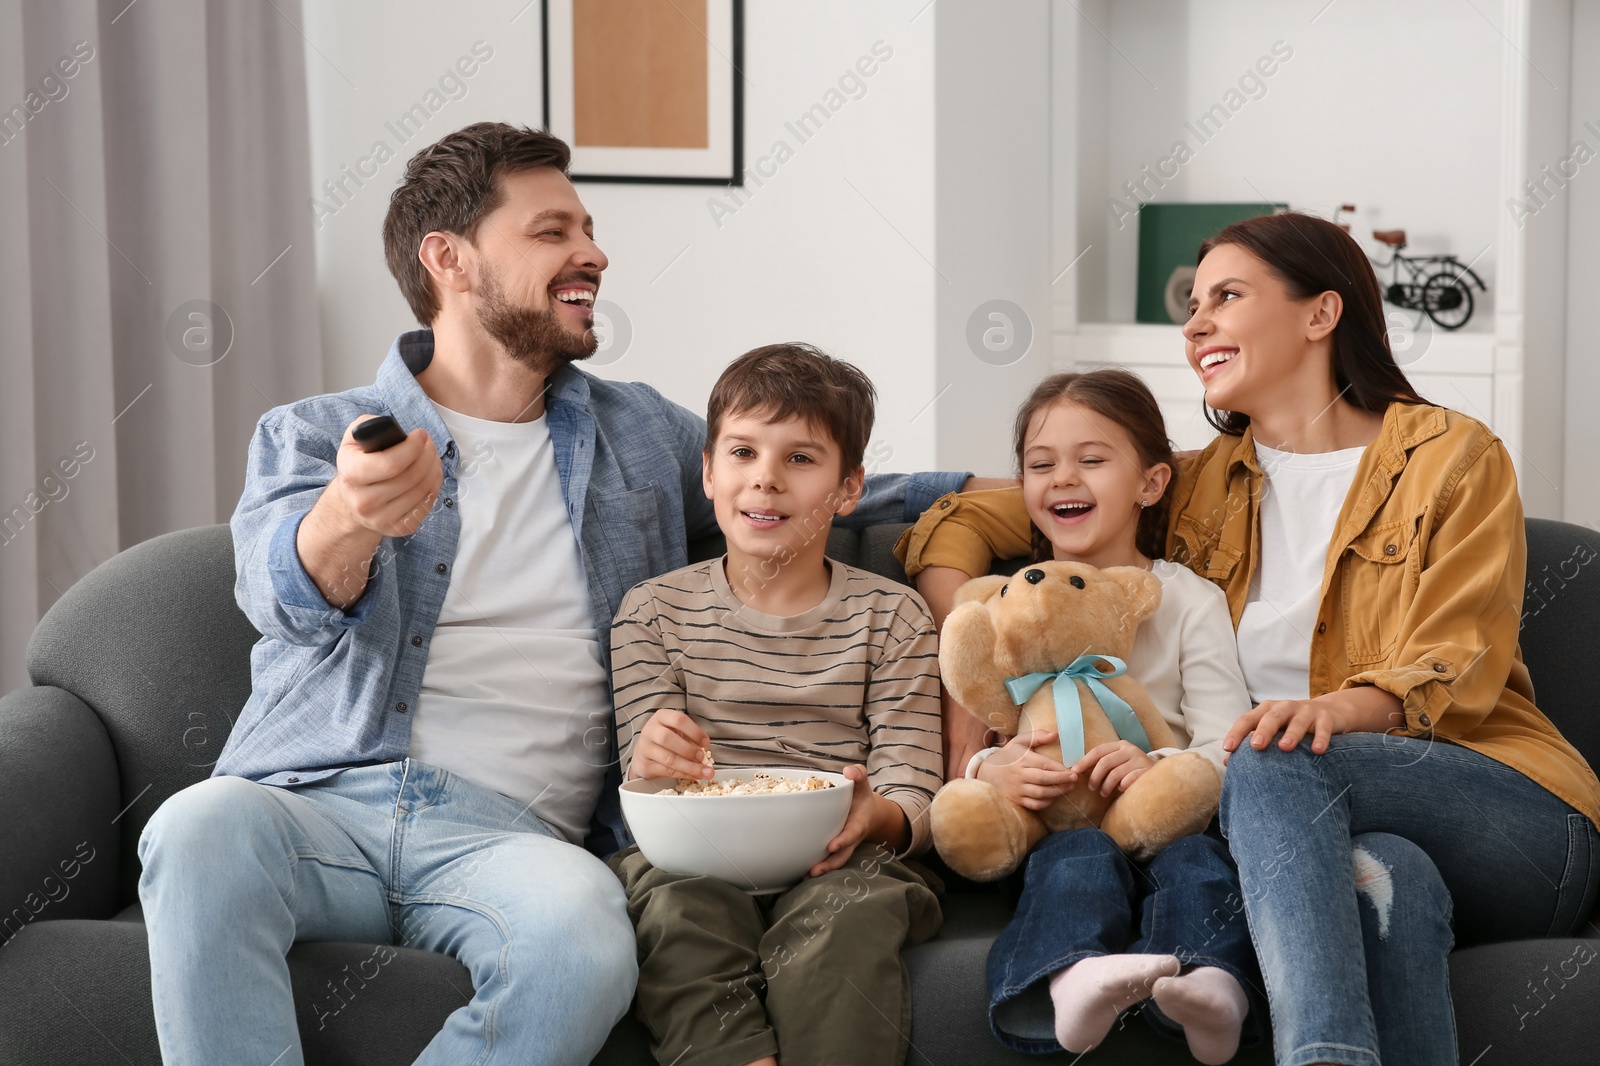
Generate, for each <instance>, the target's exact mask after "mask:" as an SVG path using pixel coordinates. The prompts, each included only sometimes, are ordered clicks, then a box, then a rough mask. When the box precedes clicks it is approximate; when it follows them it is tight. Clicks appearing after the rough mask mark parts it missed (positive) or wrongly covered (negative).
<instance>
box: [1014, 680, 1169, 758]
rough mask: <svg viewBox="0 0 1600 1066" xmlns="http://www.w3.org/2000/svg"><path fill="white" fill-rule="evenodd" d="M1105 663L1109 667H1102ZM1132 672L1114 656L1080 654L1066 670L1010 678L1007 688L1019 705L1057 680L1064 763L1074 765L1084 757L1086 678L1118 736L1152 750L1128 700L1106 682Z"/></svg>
mask: <svg viewBox="0 0 1600 1066" xmlns="http://www.w3.org/2000/svg"><path fill="white" fill-rule="evenodd" d="M1101 663H1106V664H1108V667H1109V669H1104V670H1102V669H1101V668H1100V664H1101ZM1127 672H1128V664H1127V663H1125V662H1123V661H1122V660H1121V659H1119V658H1117V657H1116V656H1114V655H1080V656H1078V658H1076V659H1074V660H1073V661H1072V664H1071V665H1070V666H1068V667H1067V668H1066V669H1065V670H1055V671H1051V670H1042V671H1040V672H1038V673H1034V674H1024V675H1022V676H1021V677H1010V678H1007V679H1006V691H1007V692H1009V693H1010V694H1011V702H1012V703H1015V704H1016V705H1017V706H1018V707H1020V706H1022V705H1023V704H1024V703H1027V702H1028V700H1029V699H1031V698H1032V697H1033V694H1034V693H1035V692H1038V691H1039V689H1040V688H1041V687H1042V686H1043V685H1044V683H1045V682H1046V681H1053V682H1054V683H1053V684H1052V685H1051V686H1050V694H1051V695H1052V696H1053V697H1054V698H1055V704H1056V733H1057V739H1059V740H1060V742H1061V762H1062V764H1063V765H1065V766H1071V765H1072V764H1073V763H1075V762H1077V761H1078V760H1079V759H1081V758H1083V751H1084V748H1083V701H1082V700H1081V699H1080V698H1079V697H1078V682H1079V681H1082V682H1083V683H1084V684H1085V685H1088V686H1089V691H1090V692H1093V693H1094V698H1095V699H1097V700H1099V701H1100V707H1101V709H1102V710H1104V711H1105V712H1106V717H1107V718H1109V719H1111V727H1112V728H1113V729H1115V730H1116V731H1117V736H1119V737H1121V738H1122V739H1123V740H1126V741H1130V742H1132V743H1133V744H1135V745H1137V746H1138V747H1139V750H1140V751H1149V750H1150V736H1149V734H1147V733H1146V732H1145V731H1144V726H1142V725H1140V724H1139V718H1138V716H1137V715H1135V714H1134V713H1133V708H1132V707H1130V706H1128V702H1127V701H1126V700H1124V699H1123V698H1122V697H1121V696H1118V695H1117V694H1116V693H1115V692H1112V691H1111V689H1110V688H1109V687H1107V686H1106V684H1105V682H1106V681H1107V680H1109V679H1110V678H1113V677H1121V676H1122V675H1123V674H1125V673H1127Z"/></svg>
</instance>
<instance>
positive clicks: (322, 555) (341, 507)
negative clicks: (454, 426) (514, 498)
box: [295, 415, 444, 610]
mask: <svg viewBox="0 0 1600 1066" xmlns="http://www.w3.org/2000/svg"><path fill="white" fill-rule="evenodd" d="M373 417H375V416H373V415H363V416H361V417H360V418H358V419H356V420H355V421H354V422H352V423H350V425H349V426H347V427H345V431H344V440H343V441H341V442H340V445H339V457H338V469H339V472H338V474H337V476H335V477H334V479H333V480H332V481H331V482H329V483H328V487H327V488H326V489H324V490H323V493H322V495H321V496H320V497H318V499H317V502H316V504H315V505H313V506H312V508H311V513H310V514H308V515H306V517H305V521H303V522H301V523H300V532H299V535H298V537H297V538H296V540H295V547H296V549H297V550H298V551H299V553H300V562H301V564H302V565H303V566H304V567H305V568H306V573H308V574H310V575H311V580H312V581H314V582H315V583H316V586H317V588H318V590H319V591H321V593H322V596H323V599H325V600H327V601H328V603H329V604H330V605H331V606H333V607H337V608H339V609H340V610H345V609H347V608H349V607H350V606H352V605H353V604H354V603H355V602H356V601H357V600H359V599H360V598H361V594H362V593H363V592H365V591H366V587H367V578H368V576H369V575H370V574H371V571H372V559H373V556H374V555H376V554H377V551H378V547H379V546H380V545H381V544H382V543H383V539H384V538H385V537H405V536H410V535H411V534H412V533H415V532H416V531H417V527H419V526H420V525H422V522H423V520H424V519H426V518H427V517H428V513H429V511H431V510H432V508H433V503H434V500H436V499H437V498H438V495H439V486H440V485H441V484H442V483H443V482H444V468H443V466H442V465H441V464H440V462H439V453H438V451H437V450H436V449H435V448H434V444H433V438H432V437H431V436H429V434H428V431H427V430H425V429H414V430H412V431H411V432H410V433H409V434H407V435H406V437H405V439H404V440H401V441H400V442H399V443H397V444H394V445H392V446H391V447H388V448H384V449H382V450H381V451H372V452H369V451H365V450H363V448H362V446H361V445H360V444H359V443H357V441H356V439H355V437H354V436H353V435H352V434H353V431H354V430H355V428H356V426H358V425H360V424H361V423H363V422H365V421H367V420H368V419H371V418H373Z"/></svg>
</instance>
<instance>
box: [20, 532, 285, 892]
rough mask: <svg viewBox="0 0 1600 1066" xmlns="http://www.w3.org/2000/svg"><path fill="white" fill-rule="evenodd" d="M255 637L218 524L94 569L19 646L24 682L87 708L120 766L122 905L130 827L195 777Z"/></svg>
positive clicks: (209, 758)
mask: <svg viewBox="0 0 1600 1066" xmlns="http://www.w3.org/2000/svg"><path fill="white" fill-rule="evenodd" d="M258 639H260V635H259V634H258V633H256V631H255V628H254V627H253V626H251V625H250V623H249V621H248V620H247V619H246V618H245V616H244V612H243V611H241V610H239V608H238V605H237V604H236V603H235V602H234V598H233V540H232V538H231V536H230V535H229V532H228V527H227V526H225V525H217V526H202V527H199V528H196V529H184V530H180V531H178V532H176V533H168V534H165V535H163V536H159V537H156V538H154V539H152V540H147V541H145V542H143V543H142V544H136V545H134V546H133V547H131V548H129V549H127V550H126V551H123V552H120V553H119V554H117V555H116V556H114V557H113V558H111V559H108V560H107V561H106V562H104V563H102V564H101V565H99V566H97V567H95V569H94V570H93V571H91V572H90V573H89V574H87V575H86V576H85V577H84V578H83V579H82V580H80V581H79V582H78V583H77V584H75V585H73V586H72V587H71V588H70V589H68V590H67V592H66V595H64V596H62V597H61V599H59V600H57V601H56V604H55V606H53V607H51V608H50V610H49V612H48V613H47V614H46V615H45V616H44V619H43V620H42V621H40V623H39V626H38V628H37V629H35V630H34V633H33V639H32V640H30V641H29V643H28V659H27V663H28V674H29V676H31V677H32V678H33V683H34V684H36V685H53V686H55V687H57V688H63V689H66V690H67V691H68V692H71V693H73V694H74V695H76V696H77V697H78V698H79V699H81V700H83V702H85V703H87V704H88V705H89V706H90V707H91V708H93V709H94V711H95V713H96V714H98V715H99V716H100V720H101V721H102V722H103V723H104V724H105V727H106V732H107V733H109V734H110V736H111V744H112V747H113V748H114V749H115V751H116V754H117V765H118V769H119V770H120V772H121V782H120V783H121V788H122V802H123V804H124V805H127V804H131V805H132V806H130V807H128V810H127V813H126V814H124V815H123V816H122V818H121V820H120V821H119V822H118V827H119V829H120V831H121V844H122V855H123V863H122V870H121V876H122V884H121V886H120V888H121V891H122V896H123V898H124V899H125V900H132V899H133V898H134V897H135V896H136V894H137V892H136V881H137V878H138V870H137V866H138V864H137V862H136V860H135V856H137V854H138V852H137V844H138V841H139V833H140V831H141V830H143V828H144V824H145V822H146V821H148V820H149V818H150V816H151V815H152V814H154V813H155V810H156V808H157V807H159V806H160V805H161V804H162V802H163V801H165V800H166V798H167V797H168V796H170V795H172V794H173V793H174V792H177V791H179V790H180V789H183V788H186V787H187V786H189V785H192V784H194V783H195V782H196V781H200V780H202V779H204V778H205V777H207V776H208V775H209V774H210V773H211V767H212V766H213V765H214V764H215V763H216V761H217V756H218V754H219V753H220V752H221V751H222V744H223V741H225V740H226V739H227V738H228V732H229V730H231V729H232V728H233V721H234V718H235V716H236V715H237V714H238V712H239V710H240V709H241V708H242V707H243V706H244V703H245V700H246V698H247V697H248V696H249V695H250V649H251V647H252V646H253V645H254V644H255V642H256V641H257V640H258Z"/></svg>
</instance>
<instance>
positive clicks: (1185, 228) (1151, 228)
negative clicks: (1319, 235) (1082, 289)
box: [1134, 203, 1289, 325]
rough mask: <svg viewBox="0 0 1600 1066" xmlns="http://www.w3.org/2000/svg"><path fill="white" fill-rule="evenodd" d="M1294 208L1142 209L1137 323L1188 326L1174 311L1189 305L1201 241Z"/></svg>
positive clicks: (1213, 206)
mask: <svg viewBox="0 0 1600 1066" xmlns="http://www.w3.org/2000/svg"><path fill="white" fill-rule="evenodd" d="M1288 209H1289V205H1288V204H1271V203H1253V204H1145V205H1144V206H1142V207H1140V208H1139V300H1138V305H1137V307H1136V308H1135V311H1134V320H1135V321H1136V322H1157V323H1160V324H1162V325H1171V324H1172V323H1174V322H1182V321H1183V319H1184V317H1185V316H1183V315H1181V314H1178V313H1175V310H1174V309H1175V307H1181V306H1182V305H1185V304H1187V303H1188V287H1189V286H1190V285H1191V284H1192V282H1193V280H1194V265H1195V264H1194V260H1195V256H1196V254H1198V253H1199V251H1200V245H1201V243H1202V242H1203V241H1205V240H1206V238H1208V237H1214V236H1216V234H1217V233H1218V232H1219V231H1221V230H1222V229H1223V227H1225V226H1231V225H1232V224H1233V223H1235V222H1242V221H1243V220H1245V219H1247V218H1255V217H1257V216H1258V215H1271V214H1276V213H1277V212H1279V211H1287V210H1288ZM1169 290H1170V292H1169ZM1180 295H1181V298H1180Z"/></svg>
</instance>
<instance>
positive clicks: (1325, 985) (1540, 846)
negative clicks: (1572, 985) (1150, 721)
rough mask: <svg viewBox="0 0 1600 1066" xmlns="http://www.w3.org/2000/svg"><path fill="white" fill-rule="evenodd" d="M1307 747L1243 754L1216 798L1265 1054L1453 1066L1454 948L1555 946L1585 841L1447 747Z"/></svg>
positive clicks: (1574, 900)
mask: <svg viewBox="0 0 1600 1066" xmlns="http://www.w3.org/2000/svg"><path fill="white" fill-rule="evenodd" d="M1310 749H1311V746H1310V744H1309V743H1302V744H1301V745H1300V746H1299V747H1298V748H1296V749H1295V750H1294V751H1292V752H1284V751H1281V750H1279V748H1278V747H1277V745H1276V744H1272V745H1269V746H1268V747H1267V749H1266V750H1265V751H1256V750H1254V749H1253V748H1250V747H1249V746H1243V747H1241V748H1240V750H1238V751H1237V752H1235V753H1234V754H1233V756H1232V758H1231V759H1230V761H1229V764H1228V775H1227V778H1226V780H1225V782H1224V784H1223V790H1222V829H1223V832H1224V834H1225V835H1226V836H1227V838H1228V845H1229V847H1230V848H1231V849H1232V851H1233V855H1234V857H1235V859H1237V860H1238V864H1239V873H1240V877H1241V883H1242V886H1243V889H1244V902H1245V913H1246V914H1247V915H1248V917H1249V921H1250V931H1251V934H1252V936H1253V938H1254V941H1255V945H1256V951H1257V953H1258V954H1259V957H1260V962H1261V970H1262V973H1263V975H1264V977H1265V980H1266V989H1267V994H1268V997H1269V999H1270V1001H1271V1014H1272V1033H1273V1045H1274V1052H1275V1056H1276V1061H1277V1062H1278V1063H1279V1064H1280V1066H1306V1064H1308V1063H1338V1064H1347V1066H1372V1064H1375V1063H1380V1062H1382V1063H1389V1064H1391V1066H1433V1064H1440V1066H1443V1064H1447V1063H1448V1064H1452V1066H1453V1064H1455V1063H1457V1062H1458V1061H1459V1059H1458V1057H1457V1051H1456V1037H1455V1016H1454V1012H1453V1010H1452V1007H1451V1001H1450V983H1449V977H1450V972H1449V966H1448V957H1449V954H1450V951H1451V949H1452V947H1453V946H1454V944H1455V943H1456V942H1458V941H1459V942H1461V943H1463V944H1470V943H1474V942H1483V941H1493V940H1514V939H1524V938H1530V937H1545V936H1567V935H1570V934H1571V933H1572V932H1573V931H1574V930H1575V929H1576V928H1577V927H1579V926H1580V925H1581V924H1582V922H1583V920H1584V919H1585V918H1586V917H1587V916H1588V914H1589V912H1590V909H1591V908H1592V907H1593V906H1594V900H1595V888H1596V882H1597V879H1600V837H1597V834H1596V832H1595V828H1594V825H1593V823H1591V822H1590V821H1589V819H1588V818H1587V817H1585V816H1584V815H1582V814H1579V813H1578V812H1577V811H1575V810H1573V808H1572V807H1571V806H1569V805H1568V804H1567V803H1566V802H1564V801H1563V800H1561V799H1560V798H1559V797H1557V796H1555V795H1554V794H1553V793H1550V792H1548V791H1546V790H1545V789H1544V788H1542V787H1541V786H1540V785H1538V784H1537V783H1535V782H1534V781H1533V780H1531V779H1530V778H1528V777H1527V776H1525V775H1524V774H1522V773H1520V772H1519V771H1517V770H1514V769H1512V768H1511V767H1509V766H1506V765H1504V764H1502V763H1499V762H1496V761H1495V760H1493V759H1491V758H1489V757H1488V756H1485V755H1480V754H1479V753H1477V752H1474V751H1472V750H1470V749H1468V748H1464V747H1461V746H1460V745H1456V744H1449V743H1446V742H1444V741H1435V740H1429V739H1425V738H1414V737H1398V736H1389V735H1385V734H1378V733H1349V734H1344V735H1341V736H1336V737H1334V738H1333V740H1332V743H1331V744H1330V745H1329V747H1328V750H1327V752H1326V753H1324V754H1322V755H1313V754H1312V753H1311V750H1310ZM1452 919H1453V921H1452Z"/></svg>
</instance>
